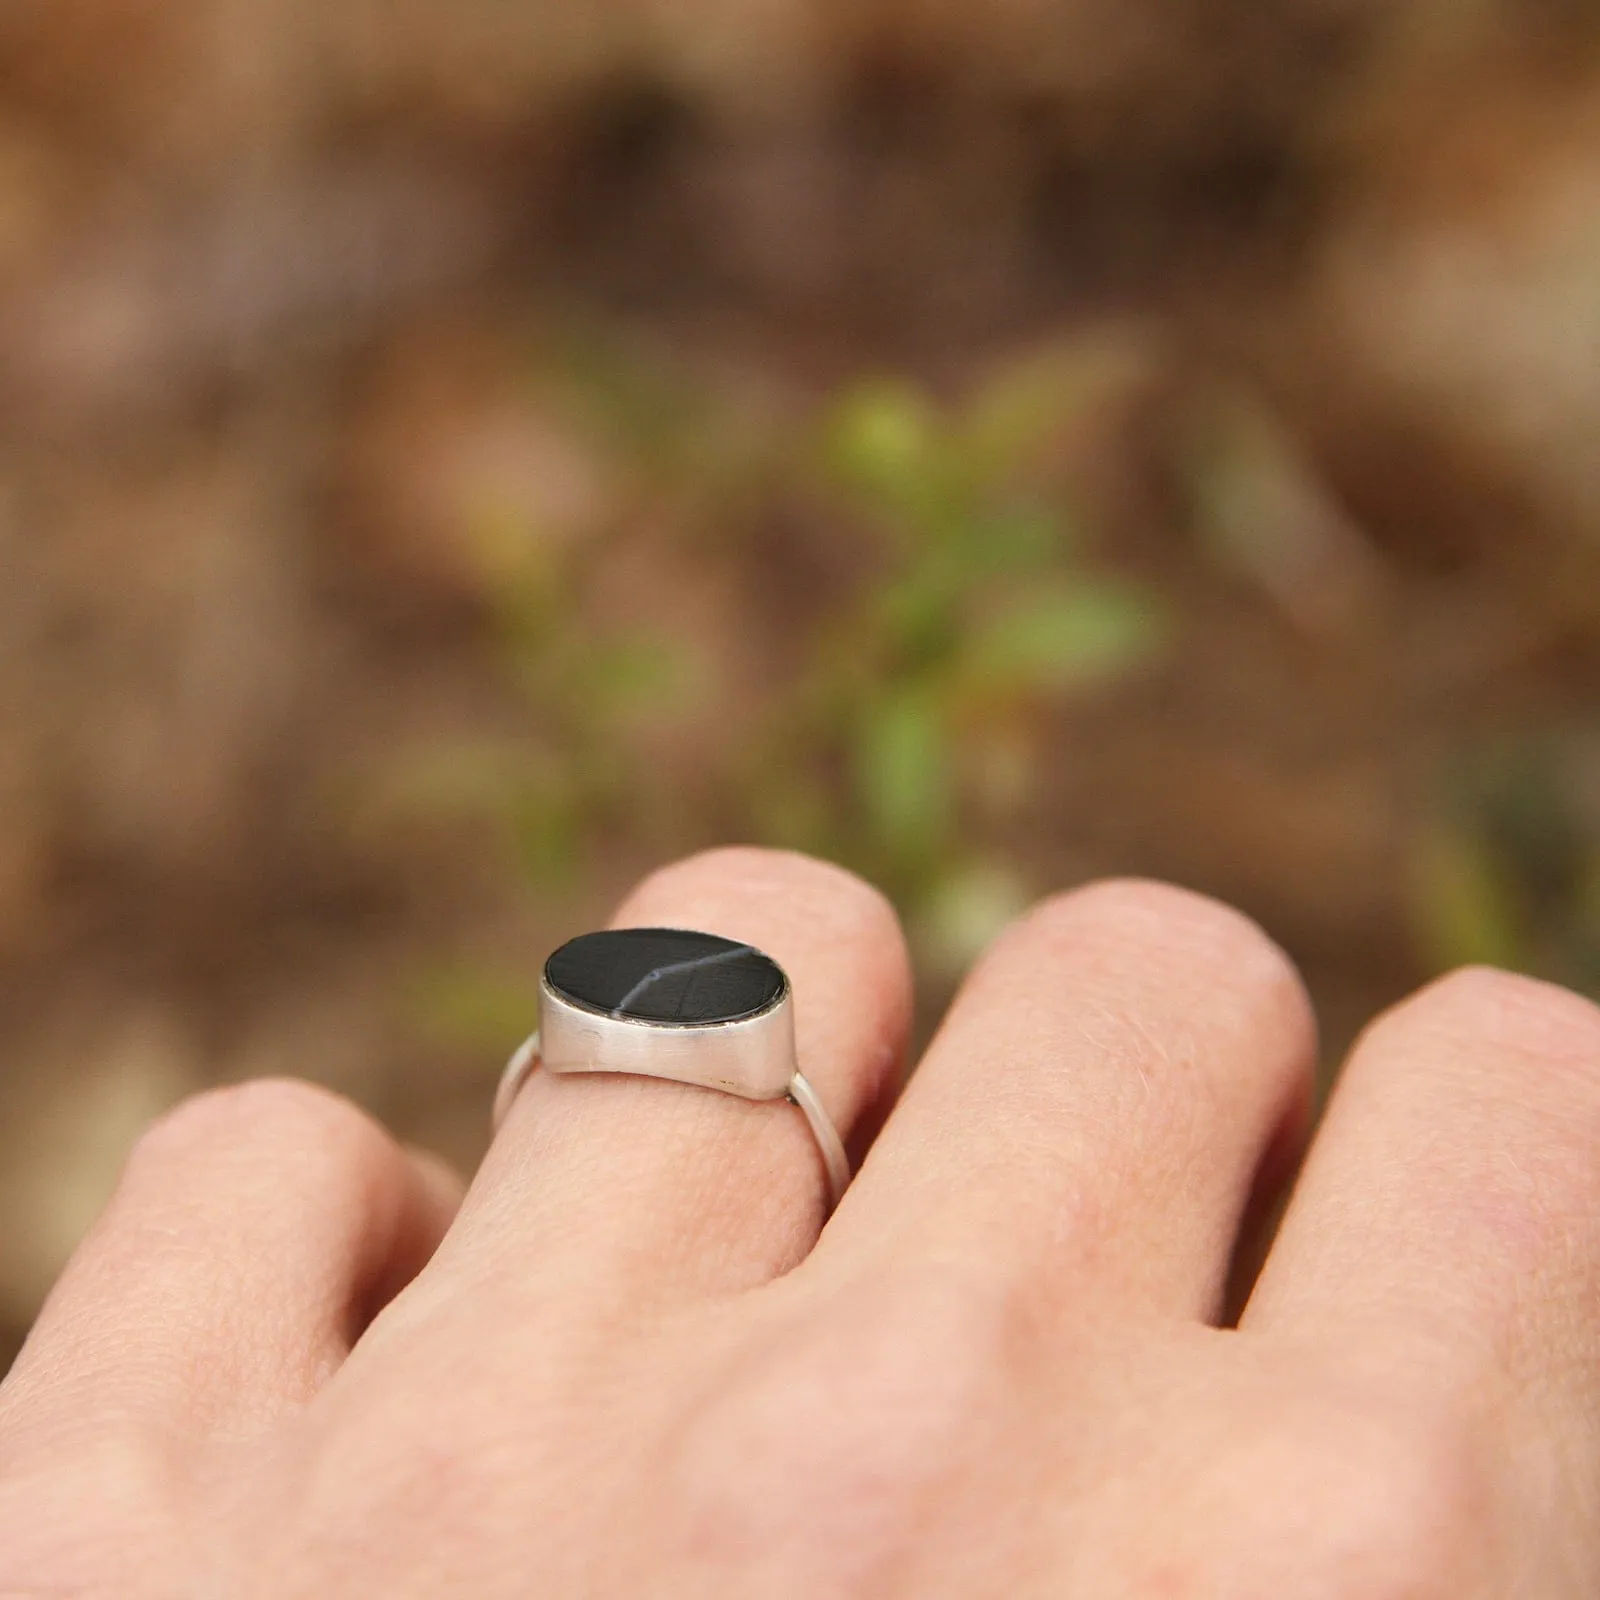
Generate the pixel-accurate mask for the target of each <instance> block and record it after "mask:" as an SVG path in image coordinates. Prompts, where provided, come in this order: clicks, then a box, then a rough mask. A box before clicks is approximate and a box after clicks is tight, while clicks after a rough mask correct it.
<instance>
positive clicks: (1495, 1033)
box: [1380, 967, 1600, 1063]
mask: <svg viewBox="0 0 1600 1600" xmlns="http://www.w3.org/2000/svg"><path fill="white" fill-rule="evenodd" d="M1386 1021H1387V1022H1389V1023H1395V1024H1402V1025H1421V1026H1422V1027H1425V1028H1427V1029H1428V1030H1430V1031H1435V1032H1442V1033H1447V1034H1449V1035H1451V1036H1452V1037H1457V1038H1466V1039H1471V1040H1477V1041H1483V1042H1485V1043H1488V1044H1491V1045H1496V1046H1499V1047H1502V1048H1510V1049H1515V1050H1518V1051H1519V1052H1524V1053H1527V1054H1529V1055H1545V1056H1551V1057H1555V1058H1564V1059H1571V1058H1578V1059H1582V1060H1586V1061H1590V1062H1596V1063H1600V1006H1596V1005H1595V1004H1594V1003H1593V1002H1592V1001H1589V1000H1586V999H1584V998H1583V997H1582V996H1581V995H1577V994H1574V993H1573V992H1572V991H1571V990H1568V989H1563V988H1560V987H1558V986H1557V985H1555V984H1553V983H1545V982H1543V981H1541V980H1540V979H1537V978H1529V977H1524V976H1522V975H1521V974H1518V973H1513V972H1502V971H1500V970H1498V969H1497V968H1493V967H1464V968H1462V969H1461V970H1460V971H1458V972H1453V973H1451V974H1450V975H1449V976H1448V977H1446V978H1442V979H1440V980H1439V982H1437V983H1435V984H1434V985H1433V986H1432V987H1431V988H1429V989H1426V990H1424V991H1423V992H1422V993H1421V994H1420V995H1418V996H1417V997H1416V998H1415V999H1414V1000H1412V1001H1410V1002H1408V1003H1407V1004H1405V1005H1402V1006H1400V1007H1399V1008H1398V1009H1397V1010H1396V1011H1394V1012H1391V1013H1390V1014H1389V1017H1388V1018H1387V1019H1386ZM1381 1025H1382V1024H1380V1026H1381Z"/></svg>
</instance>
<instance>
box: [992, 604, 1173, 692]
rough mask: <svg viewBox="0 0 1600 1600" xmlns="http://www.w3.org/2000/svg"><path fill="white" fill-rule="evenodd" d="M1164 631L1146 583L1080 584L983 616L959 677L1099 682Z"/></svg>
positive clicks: (1002, 682) (1048, 683) (1000, 682)
mask: <svg viewBox="0 0 1600 1600" xmlns="http://www.w3.org/2000/svg"><path fill="white" fill-rule="evenodd" d="M1162 633H1163V629H1162V626H1161V617H1160V613H1159V611H1158V609H1157V607H1156V605H1155V603H1154V601H1153V600H1152V599H1151V597H1150V596H1149V595H1148V594H1147V593H1146V592H1145V591H1144V590H1142V589H1139V588H1135V587H1131V586H1128V585H1122V584H1112V583H1093V584H1087V583H1086V584H1080V585H1078V586H1075V587H1074V588H1072V589H1069V590H1067V591H1066V592H1065V593H1062V592H1059V591H1058V592H1056V593H1054V594H1045V595H1041V596H1037V597H1034V598H1031V599H1025V600H1022V601H1019V602H1018V603H1016V604H1015V605H1013V606H1011V607H1010V608H1009V609H1007V610H1006V611H1003V612H1001V613H1000V614H999V615H997V616H994V617H990V618H988V619H986V620H985V621H984V622H983V623H981V624H980V625H979V626H978V627H977V628H975V629H974V630H973V632H972V633H971V634H970V635H969V636H968V640H967V643H966V646H965V648H964V650H963V652H962V664H961V677H962V680H963V681H964V682H965V683H967V684H969V685H972V686H975V687H982V688H1000V689H1015V690H1025V691H1026V690H1051V689H1055V690H1059V689H1069V688H1078V687H1081V686H1083V685H1086V684H1093V683H1102V682H1104V681H1106V680H1107V679H1111V678H1115V677H1117V676H1119V675H1120V674H1121V673H1123V672H1125V671H1127V670H1128V669H1129V668H1130V667H1133V666H1136V665H1138V664H1139V663H1140V662H1143V661H1145V660H1147V659H1148V658H1149V657H1150V655H1151V654H1152V653H1153V652H1154V651H1155V649H1156V648H1157V647H1158V645H1159V644H1160V642H1161V639H1162Z"/></svg>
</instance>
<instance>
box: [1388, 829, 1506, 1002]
mask: <svg viewBox="0 0 1600 1600" xmlns="http://www.w3.org/2000/svg"><path fill="white" fill-rule="evenodd" d="M1412 897H1413V915H1414V918H1415V921H1416V924H1417V929H1418V933H1419V934H1420V936H1421V939H1422V942H1423V946H1424V949H1425V952H1426V955H1427V958H1428V960H1429V961H1430V962H1431V963H1432V964H1433V966H1434V967H1435V969H1436V970H1438V971H1441V972H1444V971H1448V970H1449V969H1450V968H1452V967H1459V966H1472V965H1480V964H1481V965H1486V966H1493V967H1505V968H1510V969H1512V970H1525V969H1526V967H1527V965H1528V955H1529V952H1528V940H1527V936H1526V933H1525V930H1524V928H1523V925H1522V922H1523V919H1522V914H1521V910H1520V907H1519V906H1518V903H1517V895H1516V891H1515V889H1514V888H1513V887H1512V885H1511V883H1510V881H1509V877H1508V874H1507V873H1506V871H1505V869H1504V868H1503V866H1502V865H1501V863H1500V861H1499V860H1498V859H1497V858H1496V856H1495V853H1494V851H1493V850H1492V849H1491V848H1490V846H1489V845H1488V843H1487V842H1486V841H1485V840H1484V839H1483V838H1482V837H1481V836H1480V835H1478V834H1477V833H1475V832H1474V831H1472V830H1470V829H1468V828H1465V827H1462V826H1459V825H1451V824H1437V825H1435V826H1434V827H1433V829H1432V830H1431V831H1430V832H1429V833H1427V834H1426V835H1424V837H1423V838H1422V840H1421V842H1420V845H1419V847H1418V849H1417V853H1416V856H1415V858H1414V860H1413V863H1412Z"/></svg>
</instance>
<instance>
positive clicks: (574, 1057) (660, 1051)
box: [539, 981, 794, 1100]
mask: <svg viewBox="0 0 1600 1600" xmlns="http://www.w3.org/2000/svg"><path fill="white" fill-rule="evenodd" d="M539 1000H540V1009H539V1038H540V1045H539V1053H540V1055H541V1056H542V1057H543V1059H544V1065H545V1070H546V1071H547V1072H626V1073H631V1074H633V1075H635V1076H637V1077H641V1078H671V1079H672V1080H673V1081H674V1082H676V1083H696V1084H699V1085H700V1087H701V1088H702V1089H720V1090H722V1092H723V1093H724V1094H736V1095H738V1096H739V1097H740V1098H741V1099H743V1100H781V1099H782V1098H783V1097H784V1095H786V1094H787V1093H788V1092H789V1079H790V1078H792V1077H793V1076H794V1002H793V1001H792V1000H791V998H790V995H789V986H788V984H787V983H785V984H784V986H783V992H782V993H781V994H780V995H779V996H778V998H777V999H776V1000H775V1001H774V1002H773V1003H772V1004H771V1005H770V1006H768V1007H767V1009H766V1010H765V1011H760V1012H757V1013H756V1015H755V1016H753V1017H744V1018H741V1019H740V1020H739V1021H737V1022H715V1023H706V1024H702V1025H700V1026H697V1027H679V1026H677V1025H675V1024H670V1023H660V1022H641V1021H638V1020H635V1019H634V1018H631V1017H617V1016H608V1015H606V1014H605V1013H604V1012H600V1011H590V1010H587V1009H586V1008H585V1007H582V1006H577V1005H574V1004H573V1003H572V1002H571V1001H570V1000H568V999H566V998H565V997H564V996H562V995H560V994H558V993H557V992H556V990H555V989H553V988H552V987H551V986H550V984H549V982H548V981H546V982H545V983H543V984H541V985H540V990H539Z"/></svg>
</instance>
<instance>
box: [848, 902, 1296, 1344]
mask: <svg viewBox="0 0 1600 1600" xmlns="http://www.w3.org/2000/svg"><path fill="white" fill-rule="evenodd" d="M1315 1054H1316V1027H1315V1023H1314V1021H1313V1018H1312V1013H1311V1008H1310V1003H1309V1001H1308V1000H1307V998H1306V994H1305V990H1304V988H1303V986H1302V984H1301V982H1300V979H1299V977H1298V976H1297V975H1296V973H1295V970H1294V968H1293V966H1292V965H1291V964H1290V962H1289V959H1288V958H1287V957H1286V956H1285V955H1284V954H1283V952H1282V951H1281V950H1279V948H1278V947H1277V946H1276V945H1275V944H1273V943H1272V942H1271V941H1270V940H1269V939H1268V938H1267V937H1266V935H1265V934H1263V933H1262V932H1261V931H1260V929H1258V928H1257V927H1256V926H1255V925H1254V924H1253V923H1252V922H1250V921H1249V920H1248V919H1246V918H1245V917H1243V916H1241V915H1240V914H1239V913H1237V912H1235V911H1232V910H1230V909H1228V908H1227V907H1224V906H1222V905H1219V904H1217V903H1216V902H1215V901H1212V900H1208V899H1205V898H1203V897H1201V896H1199V895H1195V894H1190V893H1187V892H1185V891H1182V890H1178V889H1172V888H1168V887H1165V886H1163V885H1159V884H1151V883H1136V882H1113V883H1104V884H1099V885H1095V886H1093V887H1091V888H1088V889H1084V890H1080V891H1078V892H1076V893H1073V894H1067V895H1064V896H1061V897H1059V898H1057V899H1055V900H1052V901H1049V902H1047V903H1046V904H1045V905H1043V906H1042V907H1040V908H1039V909H1037V910H1036V911H1034V912H1033V913H1032V914H1031V915H1030V916H1028V917H1026V918H1024V919H1023V920H1022V921H1021V922H1020V923H1018V924H1017V925H1016V926H1015V927H1013V928H1012V929H1011V930H1010V931H1009V932H1007V933H1006V934H1005V935H1003V936H1002V938H1001V939H1000V940H999V942H998V943H997V944H996V946H995V947H994V948H993V949H992V950H991V951H990V952H989V954H988V955H987V956H986V957H985V958H984V960H983V961H982V962H981V963H980V964H979V966H978V969H977V970H976V971H975V972H974V974H973V975H972V977H971V978H970V979H969V980H968V983H967V985H966V987H965V988H964V990H963V992H962V993H961V995H960V996H959V997H958V998H957V1000H956V1003H955V1006H954V1007H953V1009H952V1011H951V1013H950V1016H949V1017H948V1019H947V1020H946V1022H945V1025H944V1027H943V1028H942V1029H941V1030H940V1032H939V1035H938V1037H937V1038H936V1039H935V1040H934V1042H933V1045H932V1046H931V1047H930V1049H929V1051H928V1054H927V1056H926V1058H925V1060H924V1061H923V1063H922V1065H921V1066H920V1067H919V1068H918V1070H917V1073H916V1076H915V1077H914V1078H913V1080H912V1082H911V1084H910V1086H909V1087H908V1089H907V1090H906V1093H905V1095H904V1096H903V1097H902V1100H901V1103H900V1104H899V1106H898V1107H897V1108H896V1110H895V1112H894V1114H893V1115H892V1116H891V1117H890V1119H889V1122H888V1124H887V1125H886V1127H885V1128H884V1130H883V1132H882V1134H881V1135H880V1136H879V1138H878V1140H877V1143H876V1144H875V1145H874V1147H873V1150H872V1153H871V1156H870V1158H869V1159H868V1161H867V1164H866V1167H865V1169H864V1170H863V1171H862V1173H861V1176H860V1177H859V1178H858V1179H857V1182H856V1185H855V1187H854V1188H853V1189H852V1190H851V1192H850V1193H849V1194H848V1195H847V1196H846V1197H845V1201H844V1204H843V1205H842V1206H841V1208H840V1210H839V1214H838V1217H837V1218H836V1220H835V1222H834V1224H833V1225H832V1226H831V1227H830V1228H829V1230H828V1234H827V1236H826V1237H825V1239H824V1242H823V1244H822V1246H821V1247H820V1248H819V1251H818V1253H817V1258H816V1264H817V1266H818V1267H819V1268H822V1267H824V1266H825V1264H826V1265H829V1266H831V1268H832V1270H836V1271H840V1272H843V1273H845V1274H847V1275H854V1274H856V1273H858V1272H863V1271H866V1272H872V1271H876V1270H879V1269H880V1268H883V1267H885V1266H887V1265H888V1264H889V1263H890V1261H892V1260H893V1259H895V1258H904V1257H905V1256H906V1255H907V1254H908V1253H911V1254H916V1255H920V1256H921V1257H923V1258H924V1259H937V1260H940V1261H943V1262H947V1263H956V1264H958V1265H962V1264H964V1265H970V1266H975V1267H978V1268H979V1269H980V1270H984V1271H988V1270H990V1269H993V1270H997V1271H998V1272H1000V1273H1001V1274H1002V1275H1003V1276H1004V1277H1005V1278H1006V1279H1007V1280H1008V1281H1022V1279H1024V1278H1025V1279H1026V1281H1028V1282H1029V1283H1030V1284H1032V1285H1035V1286H1037V1292H1043V1293H1045V1294H1049V1293H1050V1292H1051V1291H1052V1290H1054V1291H1055V1292H1056V1293H1058V1294H1070V1295H1071V1296H1072V1297H1073V1300H1074V1303H1075V1304H1077V1303H1080V1302H1081V1301H1082V1300H1083V1299H1084V1297H1085V1296H1084V1292H1085V1290H1086V1289H1087V1290H1091V1291H1093V1293H1094V1294H1095V1296H1096V1298H1097V1299H1098V1298H1101V1297H1106V1298H1109V1299H1110V1300H1112V1301H1113V1302H1128V1303H1136V1304H1138V1305H1141V1306H1143V1307H1145V1308H1147V1309H1154V1310H1159V1311H1163V1312H1168V1313H1173V1314H1177V1315H1181V1316H1198V1317H1205V1318H1213V1317H1215V1316H1217V1315H1218V1313H1219V1311H1220V1308H1221V1305H1222V1298H1223V1293H1224V1289H1225V1285H1226V1282H1227V1276H1228V1268H1229V1263H1230V1260H1231V1258H1232V1255H1233V1251H1234V1247H1235V1243H1236V1240H1237V1235H1238V1232H1239V1228H1240V1223H1241V1219H1242V1217H1243V1216H1244V1214H1245V1211H1246V1208H1247V1207H1248V1205H1249V1203H1250V1201H1251V1197H1252V1192H1253V1191H1255V1192H1259V1190H1260V1189H1261V1188H1262V1187H1263V1181H1262V1180H1263V1179H1264V1180H1265V1181H1266V1182H1267V1183H1270V1182H1271V1181H1273V1180H1274V1179H1276V1180H1278V1181H1281V1180H1282V1179H1283V1178H1284V1177H1286V1176H1287V1173H1288V1171H1289V1169H1290V1167H1291V1166H1292V1164H1293V1162H1294V1160H1295V1159H1297V1157H1298V1152H1299V1147H1300V1145H1301V1143H1302V1142H1303V1140H1304V1137H1305V1131H1306V1127H1307V1123H1308V1121H1309V1114H1310V1106H1311V1089H1312V1068H1313V1063H1314V1059H1315Z"/></svg>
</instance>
